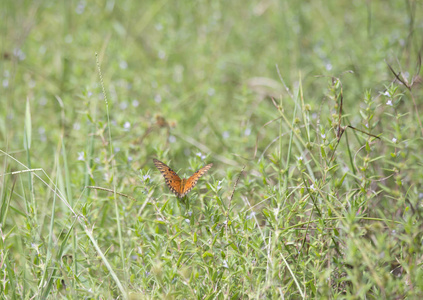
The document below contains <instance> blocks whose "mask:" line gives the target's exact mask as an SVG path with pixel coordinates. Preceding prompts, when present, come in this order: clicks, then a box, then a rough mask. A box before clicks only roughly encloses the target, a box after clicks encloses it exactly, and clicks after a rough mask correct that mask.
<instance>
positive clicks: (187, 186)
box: [181, 164, 213, 198]
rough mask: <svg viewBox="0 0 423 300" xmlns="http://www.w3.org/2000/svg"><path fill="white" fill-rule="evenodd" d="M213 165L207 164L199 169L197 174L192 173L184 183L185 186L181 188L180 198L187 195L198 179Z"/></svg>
mask: <svg viewBox="0 0 423 300" xmlns="http://www.w3.org/2000/svg"><path fill="white" fill-rule="evenodd" d="M212 166H213V164H208V165H207V166H205V167H203V168H201V169H200V170H198V171H197V172H195V173H194V175H192V176H191V177H190V178H188V179H187V180H186V182H184V183H185V184H184V185H183V186H182V188H183V190H182V191H181V198H182V197H184V196H185V195H186V194H188V193H189V192H190V191H191V190H192V189H193V188H194V187H195V185H196V184H197V181H198V179H199V178H200V177H201V176H203V175H204V174H205V173H206V172H207V171H208V170H209V169H210V168H211V167H212Z"/></svg>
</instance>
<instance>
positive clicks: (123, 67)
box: [119, 60, 128, 70]
mask: <svg viewBox="0 0 423 300" xmlns="http://www.w3.org/2000/svg"><path fill="white" fill-rule="evenodd" d="M119 68H121V69H122V70H125V69H127V68H128V63H127V62H126V61H124V60H121V61H120V63H119Z"/></svg>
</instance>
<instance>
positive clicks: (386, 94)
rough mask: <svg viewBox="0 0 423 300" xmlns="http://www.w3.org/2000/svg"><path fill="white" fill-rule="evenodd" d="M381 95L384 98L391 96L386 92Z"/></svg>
mask: <svg viewBox="0 0 423 300" xmlns="http://www.w3.org/2000/svg"><path fill="white" fill-rule="evenodd" d="M382 95H384V96H386V97H390V96H391V95H390V94H389V92H388V91H385V92H384V93H383V94H382Z"/></svg>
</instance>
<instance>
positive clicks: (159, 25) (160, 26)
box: [154, 23, 163, 31]
mask: <svg viewBox="0 0 423 300" xmlns="http://www.w3.org/2000/svg"><path fill="white" fill-rule="evenodd" d="M154 27H156V30H157V31H161V30H162V29H163V25H162V24H161V23H157V24H156V25H154Z"/></svg>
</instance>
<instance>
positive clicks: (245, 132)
mask: <svg viewBox="0 0 423 300" xmlns="http://www.w3.org/2000/svg"><path fill="white" fill-rule="evenodd" d="M250 134H251V128H247V129H245V131H244V135H246V136H249V135H250Z"/></svg>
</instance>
